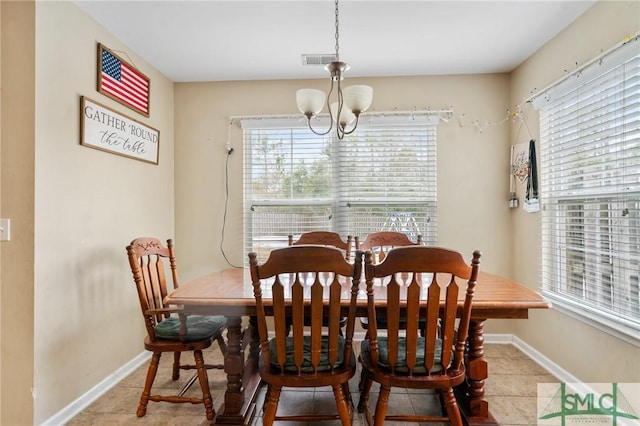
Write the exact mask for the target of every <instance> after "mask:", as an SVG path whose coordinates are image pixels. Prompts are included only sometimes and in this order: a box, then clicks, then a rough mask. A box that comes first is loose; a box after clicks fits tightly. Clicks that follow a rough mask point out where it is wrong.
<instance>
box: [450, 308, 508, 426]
mask: <svg viewBox="0 0 640 426" xmlns="http://www.w3.org/2000/svg"><path fill="white" fill-rule="evenodd" d="M484 322H485V320H484V319H471V321H470V322H469V336H468V338H467V343H468V352H467V362H466V364H467V365H466V368H467V380H466V382H465V383H464V384H463V385H461V386H460V387H459V388H458V389H456V391H457V393H458V395H459V397H460V399H461V401H462V403H461V404H460V406H461V412H462V415H463V417H464V418H465V423H467V424H469V425H497V424H498V422H497V421H496V420H495V418H494V417H493V416H492V415H491V413H490V412H489V403H488V402H487V399H486V398H485V396H484V381H485V380H486V379H487V378H488V377H489V368H488V362H487V360H486V359H485V358H484V335H483V333H484Z"/></svg>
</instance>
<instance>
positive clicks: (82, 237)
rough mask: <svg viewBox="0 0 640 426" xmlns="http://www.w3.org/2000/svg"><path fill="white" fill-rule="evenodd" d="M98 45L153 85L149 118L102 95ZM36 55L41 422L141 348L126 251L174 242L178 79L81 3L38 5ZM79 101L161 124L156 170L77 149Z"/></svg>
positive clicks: (37, 385)
mask: <svg viewBox="0 0 640 426" xmlns="http://www.w3.org/2000/svg"><path fill="white" fill-rule="evenodd" d="M98 42H100V43H103V44H105V45H106V46H107V47H109V48H111V49H113V50H114V51H116V52H119V51H121V52H126V54H127V55H128V56H129V57H130V58H131V61H132V62H133V63H134V64H135V65H136V66H137V67H138V68H139V69H140V70H141V71H142V72H143V73H144V74H146V75H147V76H148V77H149V78H150V79H151V106H150V117H149V118H146V117H144V116H142V115H140V114H138V113H136V112H134V111H133V110H131V109H128V108H126V107H124V106H122V105H120V104H118V103H117V102H115V101H113V100H111V99H109V98H107V97H105V96H103V95H101V94H99V93H97V91H96V75H97V74H96V66H97V57H96V55H97V53H96V51H97V48H96V45H97V43H98ZM120 56H123V57H125V58H126V56H125V53H120ZM35 58H36V64H35V65H36V68H35V69H36V88H37V91H36V95H35V103H36V123H35V141H36V142H35V193H36V197H35V218H34V223H35V244H34V245H35V299H34V303H35V321H34V322H35V325H34V335H35V357H34V358H35V359H34V368H35V380H34V393H35V411H34V419H35V423H36V424H38V423H40V422H42V421H44V420H45V419H47V418H49V417H51V416H52V415H54V414H55V413H56V412H58V411H59V410H60V409H62V408H64V407H65V406H67V405H68V404H70V403H71V402H72V401H73V400H75V399H76V398H78V397H79V396H81V395H83V394H84V393H86V392H87V391H88V390H90V389H91V388H92V387H93V386H95V385H96V384H97V383H99V382H100V381H101V380H103V379H104V378H105V377H107V375H109V374H110V373H112V372H114V371H115V370H116V369H117V368H118V367H121V366H122V365H123V364H125V363H126V362H128V361H130V360H131V359H132V358H133V357H134V356H136V355H137V354H139V353H141V352H143V346H142V340H143V336H144V326H143V322H142V319H141V317H140V312H139V309H140V308H139V303H138V299H137V294H136V291H135V287H134V284H133V280H132V277H131V271H130V269H129V265H128V261H127V259H126V254H125V246H126V244H127V243H128V242H130V241H131V240H132V239H133V238H135V237H138V236H142V235H153V236H158V237H160V238H170V237H173V236H174V155H173V151H174V142H173V133H174V129H173V84H172V83H171V82H170V81H169V80H167V79H166V78H165V77H164V76H163V75H161V74H160V73H158V72H157V71H156V70H154V69H153V68H152V67H151V66H150V65H149V64H147V63H145V62H144V61H143V60H142V59H140V58H139V57H137V56H136V54H135V53H134V52H133V51H132V50H131V49H130V48H128V47H127V46H124V45H122V44H121V43H120V42H118V40H116V39H115V38H114V37H113V36H111V35H110V34H109V33H108V32H107V31H106V30H105V29H103V28H102V27H100V26H98V25H97V24H96V23H95V22H94V21H93V20H92V19H90V18H88V17H87V16H86V15H85V14H84V13H83V12H81V11H80V10H79V9H78V8H77V7H76V6H75V5H74V4H73V3H71V2H37V3H36V55H35ZM81 95H84V96H87V97H88V98H90V99H93V100H95V101H96V102H99V103H101V104H103V105H105V106H108V107H111V108H113V109H115V110H116V111H118V112H120V113H121V114H124V115H125V116H127V117H130V118H133V119H136V120H139V121H141V122H143V123H145V124H147V125H149V126H151V127H154V128H156V129H158V130H159V131H160V164H159V165H153V164H149V163H145V162H142V161H137V160H133V159H130V158H125V157H122V156H118V155H114V154H110V153H106V152H103V151H99V150H95V149H91V148H88V147H85V146H81V145H80V144H79V129H80V127H79V126H80V122H79V117H80V105H79V98H80V96H81ZM15 238H16V242H19V241H20V240H21V235H20V234H19V233H16V234H15Z"/></svg>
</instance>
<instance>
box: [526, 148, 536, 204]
mask: <svg viewBox="0 0 640 426" xmlns="http://www.w3.org/2000/svg"><path fill="white" fill-rule="evenodd" d="M525 198H526V199H527V200H531V199H536V198H538V166H537V161H536V141H535V139H531V140H530V141H529V176H528V179H527V194H526V196H525Z"/></svg>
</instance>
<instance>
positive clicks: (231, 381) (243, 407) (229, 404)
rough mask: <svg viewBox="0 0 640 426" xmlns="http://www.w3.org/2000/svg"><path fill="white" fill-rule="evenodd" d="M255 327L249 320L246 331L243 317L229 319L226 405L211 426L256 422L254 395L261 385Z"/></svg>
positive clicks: (225, 362)
mask: <svg viewBox="0 0 640 426" xmlns="http://www.w3.org/2000/svg"><path fill="white" fill-rule="evenodd" d="M254 326H255V321H253V322H252V321H249V326H248V328H247V330H244V332H243V330H242V317H240V316H227V353H226V355H225V357H224V371H225V373H226V374H227V389H226V391H225V394H224V403H223V404H222V406H221V407H220V409H219V410H218V413H216V417H215V419H214V420H213V422H212V424H216V425H243V426H248V425H250V424H251V423H252V421H253V416H254V415H255V410H256V406H255V396H256V393H257V390H258V386H259V384H260V378H259V375H258V374H257V362H256V361H257V360H256V359H255V357H256V355H255V353H254V352H255V342H254V340H257V339H255V336H256V332H255V327H254ZM247 336H248V338H247ZM245 342H246V343H245ZM247 343H248V344H249V345H250V346H249V347H250V354H249V356H248V357H247V358H248V359H247V360H246V361H245V355H244V348H245V345H246V344H247Z"/></svg>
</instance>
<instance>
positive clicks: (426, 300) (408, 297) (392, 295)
mask: <svg viewBox="0 0 640 426" xmlns="http://www.w3.org/2000/svg"><path fill="white" fill-rule="evenodd" d="M480 257H481V253H480V252H479V251H474V252H473V259H472V261H471V265H468V264H467V263H466V262H465V260H464V258H463V257H462V255H461V254H460V253H459V252H457V251H453V250H449V249H445V248H439V247H425V246H414V247H399V248H397V249H394V250H392V251H390V252H389V254H388V256H387V257H386V258H385V260H384V261H383V262H381V263H379V264H376V263H374V261H373V254H372V253H371V252H370V251H367V252H365V260H364V268H365V281H366V288H367V300H368V317H369V336H368V338H367V339H365V340H364V341H363V342H362V343H361V352H360V361H361V363H362V369H363V376H364V385H363V388H362V392H361V394H360V401H359V402H358V410H359V411H360V412H364V413H365V418H366V420H367V423H368V424H369V425H371V424H374V425H375V426H382V425H383V424H384V422H385V420H387V421H411V422H442V421H447V420H448V421H449V422H451V424H453V425H456V426H458V425H462V419H461V415H460V411H459V408H458V404H457V401H456V397H455V395H454V392H453V387H454V386H457V385H459V384H461V383H462V382H463V381H464V380H465V366H464V350H465V344H466V340H467V334H468V331H469V320H470V318H471V302H472V298H473V294H474V290H475V285H476V280H477V277H478V271H479V267H480ZM374 280H376V281H380V282H378V285H375V286H374ZM465 280H466V282H465ZM379 284H382V285H379ZM376 291H384V292H385V293H386V299H387V311H386V316H387V332H386V333H385V335H384V336H381V335H380V336H379V335H378V329H377V327H376V324H377V321H376V314H377V313H376V309H375V307H374V292H376ZM460 292H465V295H464V299H463V300H464V302H463V304H462V306H461V310H460V312H459V313H460V316H459V318H458V319H457V316H458V315H457V314H458V308H459V301H458V300H459V298H458V294H459V293H460ZM379 297H380V296H379V295H378V298H379ZM441 299H442V301H443V303H444V307H441ZM401 316H406V318H408V319H409V320H408V321H407V322H406V330H404V331H403V330H401V329H400V318H401ZM418 319H421V320H423V321H424V323H425V330H424V333H423V335H422V336H421V335H420V334H419V333H418V327H419V321H418ZM456 321H457V332H456ZM374 381H375V382H377V383H380V394H379V397H378V402H377V404H376V409H375V414H374V415H373V416H372V415H371V413H370V410H369V406H368V400H369V392H370V390H371V385H372V383H373V382H374ZM392 387H400V388H410V389H434V390H436V391H437V392H438V393H439V395H440V398H441V402H442V405H443V406H444V409H443V410H442V416H436V415H434V416H426V415H425V416H422V415H408V414H404V415H401V414H398V415H387V408H388V407H387V406H388V402H389V394H390V392H391V388H392Z"/></svg>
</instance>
